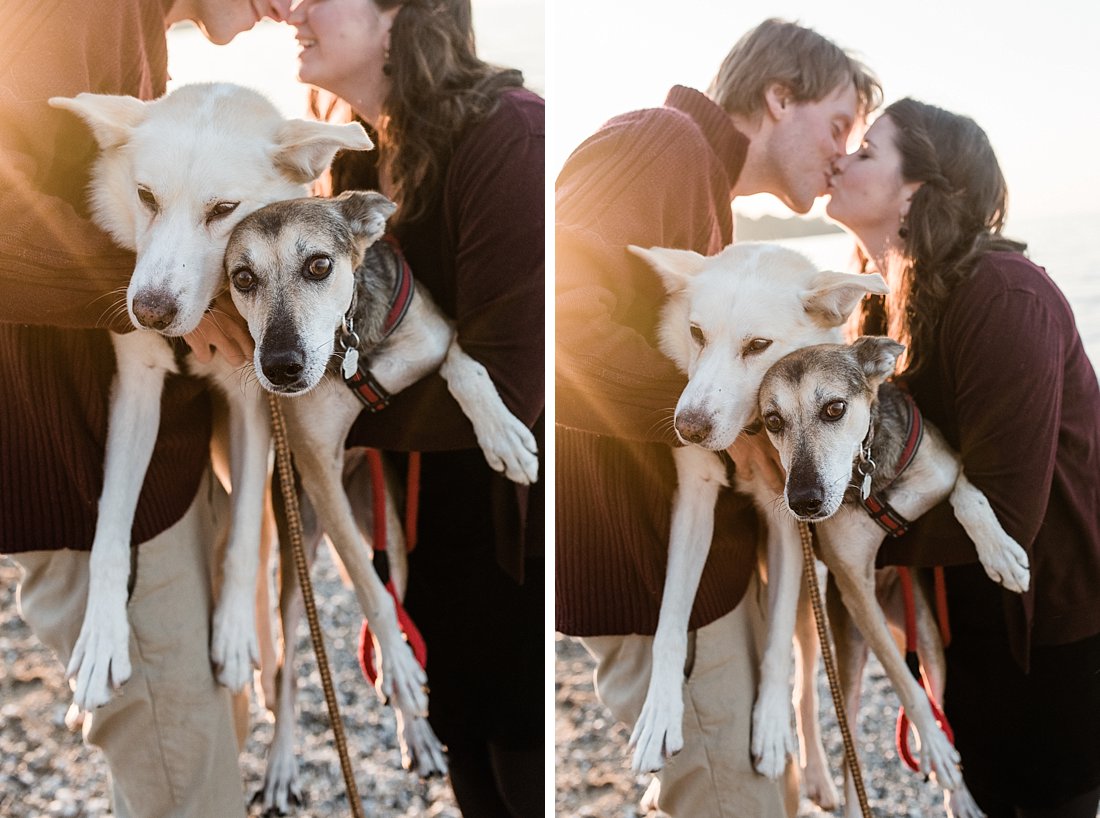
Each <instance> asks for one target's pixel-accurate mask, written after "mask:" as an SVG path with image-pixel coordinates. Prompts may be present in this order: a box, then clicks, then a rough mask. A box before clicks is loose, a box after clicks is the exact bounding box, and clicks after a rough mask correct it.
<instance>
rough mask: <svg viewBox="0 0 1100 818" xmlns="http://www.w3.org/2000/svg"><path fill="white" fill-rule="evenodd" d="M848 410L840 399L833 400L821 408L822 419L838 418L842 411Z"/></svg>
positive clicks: (842, 415) (841, 415)
mask: <svg viewBox="0 0 1100 818" xmlns="http://www.w3.org/2000/svg"><path fill="white" fill-rule="evenodd" d="M847 411H848V404H847V403H845V402H844V401H842V400H834V401H833V402H832V403H827V404H825V408H824V409H822V410H821V419H822V420H840V419H841V418H842V417H844V413H845V412H847Z"/></svg>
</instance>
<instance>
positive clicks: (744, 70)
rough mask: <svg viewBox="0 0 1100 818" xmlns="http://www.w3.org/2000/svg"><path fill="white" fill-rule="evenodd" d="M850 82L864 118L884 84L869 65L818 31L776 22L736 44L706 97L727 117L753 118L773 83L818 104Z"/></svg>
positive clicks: (875, 105) (796, 98)
mask: <svg viewBox="0 0 1100 818" xmlns="http://www.w3.org/2000/svg"><path fill="white" fill-rule="evenodd" d="M848 82H851V83H853V84H854V85H855V89H856V104H857V110H858V112H859V115H860V117H862V118H866V117H867V115H868V114H870V113H871V112H872V111H874V110H875V109H876V108H878V106H879V105H881V104H882V86H881V85H880V84H879V81H878V78H877V77H876V76H875V75H874V73H872V72H871V70H870V69H869V68H868V67H867V66H866V65H864V64H863V63H862V62H860V61H859V60H858V59H856V58H855V57H853V56H852V55H851V54H849V53H848V52H847V51H845V50H844V49H842V48H840V47H839V46H837V45H836V44H835V43H833V42H831V41H829V40H827V39H825V38H824V37H822V36H821V35H820V34H818V33H817V32H816V31H813V30H812V29H809V28H805V27H804V26H800V25H798V24H797V23H790V22H787V21H785V20H779V19H776V18H772V19H769V20H765V21H764V22H763V23H761V24H760V25H758V26H757V27H756V28H754V29H753V30H752V31H750V32H748V33H747V34H745V36H743V37H742V38H741V39H740V40H738V41H737V44H736V45H735V46H734V47H733V48H732V49H731V50H730V52H729V54H727V55H726V59H725V60H724V61H723V62H722V67H721V68H719V69H718V74H717V76H715V78H714V80H713V82H711V85H710V89H709V91H708V92H707V94H708V96H709V97H710V98H711V99H713V100H714V101H715V102H716V103H717V104H718V105H720V106H721V107H722V108H724V109H725V110H726V112H727V113H730V114H738V115H741V116H749V117H751V116H756V115H757V114H758V113H759V112H760V111H761V110H763V108H764V93H765V91H766V90H767V89H768V88H769V87H770V86H771V85H773V84H779V85H782V86H784V87H785V88H786V89H787V90H788V91H789V92H790V94H791V97H792V101H794V102H817V101H819V100H822V99H824V98H825V97H827V96H829V95H830V94H831V93H833V92H834V91H836V90H837V89H838V88H840V87H841V86H843V85H846V84H847V83H848Z"/></svg>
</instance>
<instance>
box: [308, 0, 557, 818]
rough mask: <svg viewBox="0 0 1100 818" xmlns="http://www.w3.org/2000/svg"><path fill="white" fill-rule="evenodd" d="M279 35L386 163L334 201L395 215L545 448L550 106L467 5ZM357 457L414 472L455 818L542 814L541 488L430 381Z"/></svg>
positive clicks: (414, 582)
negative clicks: (375, 203) (408, 466)
mask: <svg viewBox="0 0 1100 818" xmlns="http://www.w3.org/2000/svg"><path fill="white" fill-rule="evenodd" d="M289 22H290V23H291V24H292V25H294V26H295V27H296V28H297V31H298V40H299V42H300V43H301V45H302V52H301V55H300V60H301V64H300V72H299V76H300V79H301V80H302V81H303V82H307V83H310V84H312V85H315V86H318V87H320V88H323V89H325V90H326V91H329V92H331V93H332V94H334V95H336V96H337V97H338V98H339V99H340V100H342V101H343V102H346V103H347V105H348V106H350V108H351V110H352V112H353V113H354V115H355V116H357V117H358V118H359V119H360V120H361V121H363V122H364V123H365V124H366V125H367V127H368V128H369V129H370V130H371V134H372V138H373V139H374V141H375V143H376V145H377V149H376V150H375V151H371V152H369V153H366V154H361V155H354V156H353V155H347V156H344V157H342V158H338V160H337V162H336V164H335V165H334V167H333V187H334V190H333V192H339V191H341V190H345V189H349V188H370V189H376V190H380V191H382V192H383V193H385V194H386V195H388V196H389V197H390V198H392V199H393V200H394V201H396V202H397V203H398V212H397V214H396V215H395V216H394V217H393V218H392V219H391V221H390V231H391V233H392V234H393V235H394V236H395V237H396V238H397V240H398V241H399V242H400V245H401V246H402V248H403V250H404V252H405V256H406V258H407V260H408V262H409V265H410V267H411V269H412V271H413V275H414V277H415V278H416V279H417V280H418V281H419V283H420V284H421V285H423V286H425V287H426V288H427V289H428V290H429V291H430V292H431V293H432V295H433V296H434V298H435V300H436V301H437V302H438V303H439V304H440V306H441V307H442V308H443V309H444V310H445V311H446V312H447V313H448V314H449V315H450V316H451V317H452V318H453V319H454V320H455V323H456V327H457V331H458V337H459V339H460V340H461V342H462V345H463V347H464V348H465V349H466V351H467V352H469V354H470V355H471V356H472V357H473V358H475V359H476V360H478V361H480V362H481V363H482V364H484V365H485V367H486V368H487V369H488V371H489V374H490V375H491V377H492V378H493V381H494V382H495V384H496V386H497V388H498V390H499V391H500V393H501V396H502V397H503V398H504V401H505V403H506V404H507V405H508V407H509V408H510V409H511V410H512V412H514V413H515V414H516V415H517V416H518V417H519V418H521V419H522V420H523V421H524V422H525V423H527V424H528V425H530V426H532V427H534V428H535V432H536V437H537V438H538V440H539V447H540V449H541V448H542V447H543V442H542V411H543V385H544V376H543V344H544V340H543V339H544V334H543V326H544V320H543V302H544V280H543V245H544V213H543V207H544V206H543V202H544V185H543V178H544V176H543V165H544V144H543V143H544V132H543V102H542V100H541V99H540V98H539V97H537V96H536V95H535V94H533V93H531V92H529V91H527V90H525V89H524V88H523V87H522V83H523V78H522V75H521V74H520V73H519V72H518V71H511V70H502V69H498V68H494V67H492V66H489V65H487V64H486V63H484V62H482V61H481V60H480V59H479V58H478V57H477V54H476V52H475V49H474V35H473V29H472V24H471V11H470V3H469V0H408V1H407V2H395V1H394V0H304V2H302V3H300V4H299V5H298V6H297V7H296V8H295V9H294V11H293V12H292V13H291V15H290V18H289ZM349 443H351V444H355V445H366V446H375V447H378V448H383V449H391V450H404V451H409V450H418V451H423V452H424V453H425V454H424V455H423V460H422V471H421V482H420V509H421V513H420V515H419V520H418V528H419V537H418V545H417V547H416V549H415V550H414V551H413V552H412V553H411V554H410V566H409V568H410V571H409V575H410V579H409V587H408V592H407V595H406V599H405V604H406V606H407V608H408V609H409V612H410V614H411V615H412V617H413V619H414V620H415V621H416V623H417V626H418V627H419V628H420V630H421V632H422V633H423V635H424V638H425V640H426V642H427V645H428V676H429V679H430V680H431V723H432V725H433V727H434V728H435V731H436V732H437V734H438V735H439V737H440V739H441V740H442V741H443V742H444V743H445V744H446V745H447V747H448V750H449V764H450V774H451V783H452V786H453V788H454V791H455V797H456V799H457V801H458V804H459V806H460V808H461V809H462V811H463V813H464V814H466V815H472V816H498V815H499V816H512V815H536V814H538V815H541V814H542V811H543V808H544V790H543V766H544V765H543V758H544V754H543V741H544V735H543V732H544V731H543V721H544V718H543V701H544V681H543V678H544V673H543V655H544V648H543V645H544V638H543V632H544V628H543V616H544V602H543V568H542V554H543V552H542V538H543V527H544V522H543V504H542V485H541V481H540V483H539V484H536V485H535V486H533V487H531V488H530V489H527V488H525V487H519V486H516V485H515V484H513V483H511V482H509V481H507V480H506V479H505V478H504V477H503V476H501V475H498V474H495V473H494V472H492V471H491V470H490V468H489V467H488V465H487V464H486V463H485V459H484V457H483V456H482V453H481V451H480V450H479V449H478V448H477V441H476V439H475V438H474V434H473V431H472V429H471V427H470V424H469V422H468V421H467V420H466V418H465V416H464V415H463V414H462V413H461V411H460V410H459V408H458V406H457V404H455V402H454V401H453V400H452V399H451V398H450V396H449V395H448V393H447V390H446V385H445V384H444V382H443V381H442V379H441V378H440V377H439V376H438V375H435V376H432V377H430V378H428V379H425V380H424V381H423V382H421V383H419V384H417V385H416V386H414V387H412V388H410V389H408V390H406V391H405V392H402V393H401V394H400V395H398V396H397V397H396V398H394V399H393V401H392V405H391V406H389V408H387V409H386V410H385V411H383V412H381V413H378V414H375V415H368V414H367V413H364V415H363V416H361V417H360V419H359V422H358V423H357V424H356V426H355V427H354V429H353V431H352V433H351V435H350V438H349Z"/></svg>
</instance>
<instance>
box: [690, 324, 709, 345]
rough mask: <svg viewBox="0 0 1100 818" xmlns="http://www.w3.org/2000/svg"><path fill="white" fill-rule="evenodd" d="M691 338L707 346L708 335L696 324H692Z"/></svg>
mask: <svg viewBox="0 0 1100 818" xmlns="http://www.w3.org/2000/svg"><path fill="white" fill-rule="evenodd" d="M691 340H693V341H694V342H695V343H696V344H698V345H699V346H701V347H705V346H706V345H707V336H705V335H703V330H701V329H700V328H699V327H698V326H697V325H695V324H692V325H691Z"/></svg>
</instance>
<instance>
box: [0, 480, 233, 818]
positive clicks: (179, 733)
mask: <svg viewBox="0 0 1100 818" xmlns="http://www.w3.org/2000/svg"><path fill="white" fill-rule="evenodd" d="M226 505H227V504H226V500H225V494H224V492H222V490H221V487H220V486H219V485H217V483H216V481H214V480H212V479H211V477H210V475H209V474H208V475H207V477H206V478H205V479H204V480H203V482H202V484H201V485H200V487H199V491H198V494H197V495H196V497H195V501H194V502H193V503H192V505H191V508H190V509H189V510H188V511H187V513H186V514H185V515H184V516H183V518H181V519H180V521H179V522H177V523H176V524H175V525H174V526H172V527H171V528H170V529H168V530H167V531H165V532H163V533H162V534H160V535H159V536H157V537H154V538H153V539H152V540H149V541H148V542H146V543H142V545H141V546H140V548H139V549H138V559H137V576H136V583H135V584H134V590H133V593H132V594H131V596H130V601H129V603H128V607H127V610H128V611H129V618H130V661H131V663H132V666H133V674H132V675H131V677H130V679H129V681H127V682H126V684H125V685H124V686H123V688H122V690H121V691H119V692H118V693H116V694H115V696H114V698H113V699H112V700H111V701H110V702H109V703H108V704H106V705H104V706H103V707H101V708H98V709H97V710H96V711H95V712H94V713H90V714H88V715H87V717H86V718H85V720H84V739H85V741H86V742H87V743H89V744H91V745H94V746H96V747H99V748H100V749H102V750H103V753H104V755H105V756H106V759H107V765H108V767H109V768H110V771H111V779H112V801H113V806H114V811H115V815H116V816H120V818H137V816H149V818H185V817H186V818H191V817H192V816H193V817H194V818H232V817H233V816H242V817H243V816H244V815H245V802H244V792H243V789H242V786H241V775H240V769H239V767H238V765H237V738H236V734H235V731H234V721H233V715H232V711H231V706H230V695H229V693H228V692H227V691H226V689H225V688H223V687H221V686H220V685H219V684H218V683H217V681H216V680H215V679H214V676H213V671H212V669H211V665H210V657H209V642H210V620H211V605H212V592H211V572H210V554H211V551H212V548H213V544H214V540H215V537H216V536H217V532H218V529H219V525H218V523H219V517H221V518H224V515H225V509H226ZM13 558H14V559H15V561H16V562H17V563H19V564H20V566H21V567H22V568H23V578H22V581H21V582H20V586H19V605H20V610H21V613H22V615H23V618H24V619H25V620H26V621H27V624H28V625H30V627H31V629H32V630H33V631H34V633H35V635H36V636H37V637H38V639H39V640H40V641H41V642H42V643H43V644H44V645H46V646H47V647H49V648H50V649H51V650H53V651H54V653H56V654H57V657H58V658H59V659H60V660H61V663H62V665H65V666H67V665H68V663H69V657H70V655H71V654H72V650H73V647H74V645H75V644H76V640H77V637H78V636H79V634H80V627H81V624H82V622H83V619H84V606H85V603H86V600H87V594H88V553H87V552H80V551H34V552H28V553H23V554H15V555H13Z"/></svg>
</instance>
